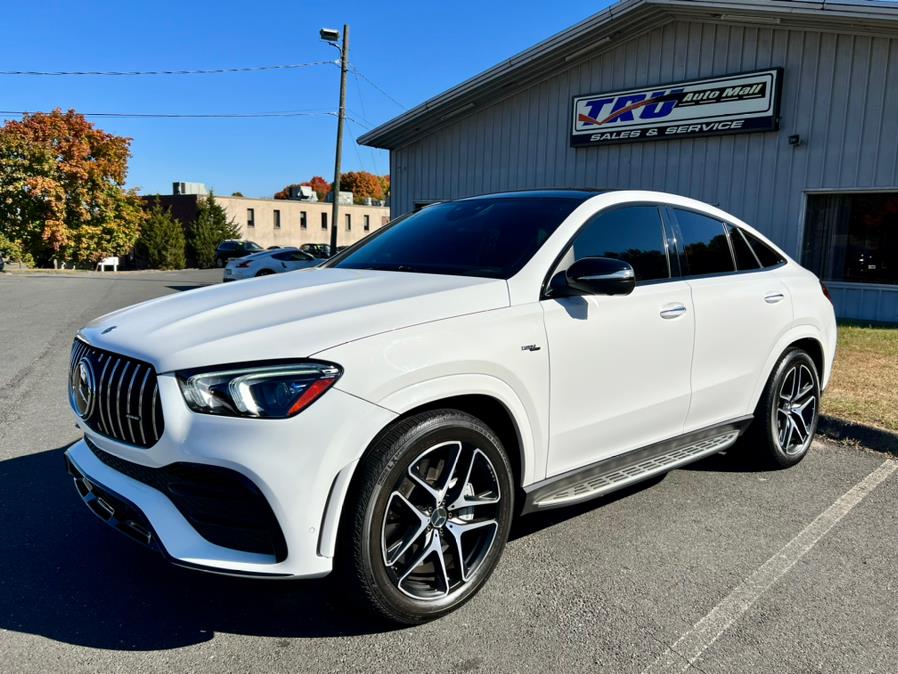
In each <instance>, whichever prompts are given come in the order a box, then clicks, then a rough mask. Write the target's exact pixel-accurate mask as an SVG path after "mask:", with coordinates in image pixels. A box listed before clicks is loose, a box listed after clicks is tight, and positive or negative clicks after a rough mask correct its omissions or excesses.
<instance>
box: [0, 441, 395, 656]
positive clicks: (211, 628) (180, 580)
mask: <svg viewBox="0 0 898 674" xmlns="http://www.w3.org/2000/svg"><path fill="white" fill-rule="evenodd" d="M64 449H65V447H60V448H58V449H53V450H48V451H42V452H37V453H34V454H29V455H26V456H20V457H17V458H13V459H9V460H6V461H2V462H0V517H2V521H3V524H2V527H0V630H2V629H6V630H10V631H16V632H25V633H29V634H36V635H41V636H44V637H47V638H50V639H55V640H57V641H61V642H65V643H70V644H76V645H80V646H88V647H92V648H106V649H113V650H134V651H141V650H160V649H171V648H178V647H182V646H187V645H191V644H196V643H200V642H204V641H209V640H210V639H212V638H213V637H214V635H215V633H216V632H226V633H233V634H246V635H257V636H267V637H281V638H296V637H299V638H302V637H328V636H348V635H356V634H368V633H372V632H378V631H383V630H384V627H383V626H382V625H377V624H376V623H373V622H371V621H368V620H367V619H365V618H363V617H360V616H359V615H358V612H357V611H354V610H352V609H350V608H349V607H347V606H345V605H343V604H342V603H341V599H340V593H339V592H338V591H336V590H339V588H336V587H333V586H332V582H331V581H329V580H327V579H324V580H315V581H287V580H281V581H278V580H269V581H265V580H257V579H241V578H232V577H228V576H216V575H212V574H205V573H200V572H196V571H189V570H185V569H180V568H177V567H173V566H171V565H169V564H167V563H166V562H165V561H164V560H163V559H162V557H161V556H160V555H159V554H158V553H156V552H154V551H152V550H149V549H146V548H143V547H141V546H140V545H138V544H137V543H133V542H131V541H130V540H128V539H127V538H125V537H124V536H122V535H120V534H118V533H117V532H115V531H113V530H112V529H111V528H109V527H107V526H106V525H104V524H103V523H102V522H100V521H99V520H98V519H96V517H95V516H94V515H93V514H91V513H90V511H89V510H88V509H87V508H86V507H85V506H84V505H83V504H82V503H81V500H80V498H79V497H78V495H77V493H76V492H75V489H74V487H73V485H72V480H71V478H70V477H69V476H68V475H67V474H66V470H65V466H64V462H63V456H62V455H63V451H64Z"/></svg>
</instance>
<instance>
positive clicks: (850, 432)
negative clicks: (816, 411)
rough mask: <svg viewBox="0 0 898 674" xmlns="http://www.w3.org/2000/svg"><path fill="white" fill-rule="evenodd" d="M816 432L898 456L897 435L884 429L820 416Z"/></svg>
mask: <svg viewBox="0 0 898 674" xmlns="http://www.w3.org/2000/svg"><path fill="white" fill-rule="evenodd" d="M817 430H818V431H819V432H820V433H821V434H823V435H825V436H826V437H828V438H831V439H833V440H837V441H840V442H850V443H857V444H860V445H863V446H864V447H866V448H868V449H873V450H876V451H878V452H888V453H890V454H898V433H895V432H894V431H887V430H886V429H884V428H876V427H875V426H865V425H864V424H857V423H854V422H851V421H845V420H844V419H838V418H836V417H830V416H826V415H824V414H821V415H820V419H819V421H818V422H817Z"/></svg>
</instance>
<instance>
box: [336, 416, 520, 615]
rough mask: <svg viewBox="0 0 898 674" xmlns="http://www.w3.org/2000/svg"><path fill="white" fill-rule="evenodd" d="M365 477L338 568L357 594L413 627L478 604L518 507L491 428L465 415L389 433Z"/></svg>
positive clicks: (421, 420)
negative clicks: (474, 600)
mask: <svg viewBox="0 0 898 674" xmlns="http://www.w3.org/2000/svg"><path fill="white" fill-rule="evenodd" d="M358 470H359V471H360V472H359V477H360V482H359V483H358V485H357V487H356V489H355V493H354V496H353V497H352V498H351V500H350V501H349V502H348V505H347V509H346V511H345V519H344V521H343V531H344V532H345V533H344V534H343V536H342V537H341V538H342V541H343V546H342V550H341V553H342V554H340V555H339V557H338V560H337V561H338V564H339V566H340V568H339V571H340V572H342V575H343V580H344V582H346V583H347V584H348V585H350V586H351V588H352V595H354V596H355V597H357V598H361V599H363V600H364V602H365V604H366V605H367V607H368V608H369V609H371V610H373V612H374V613H375V614H377V615H379V616H381V617H385V618H387V619H389V620H391V621H393V622H398V623H404V624H417V623H421V622H425V621H427V620H432V619H434V618H437V617H439V616H441V615H444V614H446V613H449V612H450V611H453V610H454V609H456V608H458V607H459V606H461V605H462V604H463V603H465V602H466V601H467V600H468V599H470V598H471V597H472V596H473V595H474V594H475V593H476V592H477V591H478V590H479V589H480V588H481V587H482V586H483V584H484V583H485V582H486V580H487V578H489V576H490V574H492V572H493V569H494V568H495V567H496V564H497V563H498V561H499V558H500V556H501V554H502V550H503V549H504V547H505V541H506V539H507V537H508V530H509V528H510V525H511V517H512V512H513V506H514V503H513V500H514V486H513V480H512V472H511V466H510V464H509V461H508V457H507V456H506V454H505V451H504V449H503V448H502V444H501V442H500V441H499V439H498V438H497V437H496V435H495V434H494V433H493V432H492V430H490V428H489V427H488V426H486V425H485V424H484V423H483V422H482V421H480V420H479V419H477V418H476V417H473V416H471V415H468V414H465V413H463V412H460V411H456V410H436V411H432V412H424V413H422V414H418V415H415V416H413V417H410V418H409V419H406V420H404V421H402V422H400V423H399V424H397V425H396V426H395V427H394V428H393V429H391V430H390V431H389V432H388V433H386V434H385V435H384V436H383V437H382V438H381V439H380V440H379V441H378V442H377V444H376V445H375V446H374V447H373V448H372V450H371V451H370V452H369V453H368V454H367V456H366V457H365V458H364V459H363V461H362V463H361V464H360V465H359V467H358Z"/></svg>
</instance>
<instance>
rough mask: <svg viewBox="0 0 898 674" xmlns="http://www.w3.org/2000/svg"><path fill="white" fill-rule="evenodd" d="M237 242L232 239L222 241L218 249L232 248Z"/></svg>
mask: <svg viewBox="0 0 898 674" xmlns="http://www.w3.org/2000/svg"><path fill="white" fill-rule="evenodd" d="M236 247H237V244H236V243H235V242H233V241H223V242H222V243H220V244H219V245H218V248H219V250H234V249H235V248H236Z"/></svg>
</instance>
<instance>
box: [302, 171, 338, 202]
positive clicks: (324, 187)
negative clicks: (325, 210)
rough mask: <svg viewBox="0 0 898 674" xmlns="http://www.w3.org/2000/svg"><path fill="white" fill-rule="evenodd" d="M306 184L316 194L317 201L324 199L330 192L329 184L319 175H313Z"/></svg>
mask: <svg viewBox="0 0 898 674" xmlns="http://www.w3.org/2000/svg"><path fill="white" fill-rule="evenodd" d="M303 184H307V185H308V186H309V187H311V188H312V191H313V192H315V194H317V195H318V201H324V200H325V199H326V198H327V195H328V194H330V192H331V184H330V183H329V182H327V181H326V180H325V179H324V178H322V177H321V176H314V177H313V178H312V179H311V180H310V181H309V182H308V183H303Z"/></svg>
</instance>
